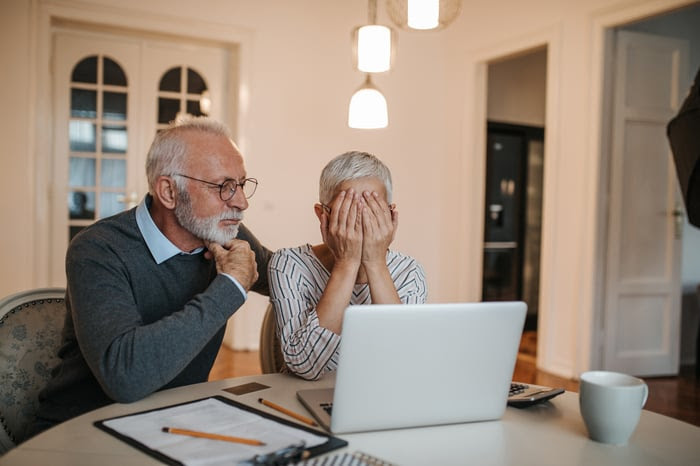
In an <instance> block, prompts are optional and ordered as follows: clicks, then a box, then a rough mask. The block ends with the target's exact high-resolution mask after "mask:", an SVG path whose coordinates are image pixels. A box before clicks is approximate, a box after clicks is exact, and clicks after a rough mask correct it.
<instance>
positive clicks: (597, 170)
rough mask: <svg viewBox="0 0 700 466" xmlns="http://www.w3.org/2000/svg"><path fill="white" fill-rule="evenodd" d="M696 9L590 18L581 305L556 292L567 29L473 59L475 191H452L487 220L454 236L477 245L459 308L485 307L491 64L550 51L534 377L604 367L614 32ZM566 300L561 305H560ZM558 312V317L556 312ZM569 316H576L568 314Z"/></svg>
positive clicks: (680, 2)
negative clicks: (607, 105) (537, 372)
mask: <svg viewBox="0 0 700 466" xmlns="http://www.w3.org/2000/svg"><path fill="white" fill-rule="evenodd" d="M693 3H694V0H645V1H640V2H639V3H636V4H629V3H624V4H621V5H618V6H612V7H606V8H602V9H601V10H599V12H596V13H595V14H592V15H591V17H590V22H589V23H588V25H587V26H590V27H589V28H588V30H589V31H590V38H591V44H592V45H591V51H592V53H591V55H590V62H589V63H590V79H589V83H590V86H589V88H587V89H585V90H584V91H585V92H586V95H588V96H590V107H589V108H590V111H589V112H588V125H587V127H588V134H587V136H586V138H585V139H584V140H583V141H584V142H585V153H586V155H587V157H586V162H585V164H583V166H584V171H582V172H581V173H580V176H581V178H582V183H584V185H585V186H586V187H587V190H586V192H585V195H584V196H583V199H582V202H581V205H582V206H584V207H585V210H583V211H582V212H581V218H582V219H584V225H583V229H582V230H583V231H582V233H581V237H580V238H578V239H579V240H581V241H580V243H579V242H577V247H578V248H579V249H580V251H579V252H578V253H577V264H576V265H577V270H576V276H577V277H579V278H580V280H579V281H578V282H577V283H576V293H575V297H576V302H575V303H574V304H573V306H572V305H571V303H569V302H565V301H564V300H563V298H562V297H561V296H566V292H565V293H563V294H562V293H559V292H558V290H557V286H556V281H557V276H556V274H557V273H558V272H560V271H561V270H560V269H561V266H560V265H558V263H557V260H556V257H555V253H556V252H557V251H560V250H562V249H563V248H564V246H563V245H566V244H567V243H568V244H571V240H570V239H569V238H567V237H564V236H563V235H562V234H561V232H560V231H559V230H558V228H557V224H556V220H555V218H556V213H557V212H558V211H560V210H562V207H561V206H558V205H557V204H558V200H557V193H558V192H560V190H561V189H564V187H563V186H560V182H559V181H558V179H557V178H558V175H559V173H560V172H561V171H562V170H564V169H565V165H566V164H565V163H564V162H563V161H562V157H561V155H560V154H561V153H562V152H566V141H565V140H563V138H562V137H561V136H560V131H559V127H560V125H559V121H560V120H559V119H560V108H561V106H562V97H561V95H560V90H561V87H562V85H561V83H562V79H564V77H563V76H561V64H562V62H563V61H565V60H566V59H567V58H566V57H563V56H562V53H563V52H562V49H563V42H564V38H565V36H566V31H565V25H564V24H561V23H557V24H553V25H552V26H550V27H546V28H542V29H539V30H534V31H532V32H531V33H530V34H526V35H522V36H518V37H513V38H509V39H508V40H506V41H499V42H497V43H494V44H493V45H492V46H490V47H486V48H482V49H479V50H470V51H469V54H468V55H467V56H466V57H465V74H464V76H465V78H464V88H465V89H466V93H465V102H464V121H463V124H462V127H461V128H462V131H461V146H460V150H459V152H460V153H461V154H463V155H464V156H463V157H461V158H460V161H459V162H458V163H457V166H459V168H460V173H467V174H469V176H470V183H462V184H460V185H459V186H457V187H455V192H456V193H457V198H458V199H459V202H460V204H459V206H458V207H459V209H460V211H462V212H481V215H478V216H475V217H474V218H469V220H467V219H466V216H464V217H465V218H463V219H462V220H461V221H460V222H459V223H458V224H456V225H455V227H456V234H455V238H471V241H468V242H465V241H461V242H459V241H458V242H457V243H455V244H451V245H450V248H452V249H453V250H454V251H453V252H454V254H455V256H456V257H460V258H463V263H464V264H468V265H469V266H467V265H464V266H461V267H459V268H458V274H457V277H456V280H455V283H456V284H457V294H458V296H459V297H460V299H468V300H479V297H480V293H481V281H482V277H481V268H482V257H481V246H482V241H481V240H482V237H483V227H484V225H483V211H482V209H483V206H484V176H485V170H486V161H485V154H486V131H485V125H486V120H487V109H486V93H487V82H488V76H487V72H488V71H487V70H488V63H489V62H491V61H493V60H496V59H501V58H505V57H508V56H510V55H514V54H518V53H520V52H524V51H527V50H530V49H533V48H537V47H542V46H545V47H547V89H546V99H547V102H546V116H545V129H546V131H545V160H546V162H545V174H544V183H543V196H544V198H543V212H542V251H541V254H542V255H541V258H540V261H541V270H540V309H539V311H540V314H539V322H538V341H537V363H536V364H537V367H538V368H539V369H542V370H545V371H547V372H550V373H553V374H556V375H559V376H562V377H571V378H576V377H578V374H580V373H581V372H583V371H585V370H589V369H591V368H594V367H600V363H601V360H602V352H601V345H602V342H603V341H602V339H601V309H602V307H603V306H602V304H603V299H604V295H603V289H604V288H603V284H604V281H603V279H602V274H603V272H604V269H603V268H604V264H605V261H604V258H605V252H604V251H605V248H604V245H605V243H604V238H605V228H606V225H605V215H604V214H605V212H606V210H605V208H606V204H605V202H606V196H605V194H604V192H601V189H602V188H604V187H605V186H606V184H605V183H606V181H607V173H606V172H605V171H604V170H603V168H602V166H603V165H604V163H603V162H604V160H606V159H605V158H604V155H603V154H604V153H603V151H602V149H603V147H605V143H606V141H605V136H604V135H605V131H604V128H606V127H607V125H608V124H609V122H608V121H607V120H606V118H607V117H606V114H605V112H604V111H603V110H604V109H603V102H604V96H605V92H607V89H608V87H607V85H606V83H605V74H604V69H605V65H606V63H605V59H606V56H607V55H606V47H608V41H606V40H605V38H606V35H607V34H608V30H609V29H610V28H613V27H615V26H618V25H621V24H624V23H628V22H632V21H635V20H640V19H644V18H648V17H651V16H655V15H659V14H662V13H665V12H668V11H671V10H674V9H678V8H682V7H684V6H688V5H691V4H693ZM560 295H561V296H560ZM558 309H559V312H558ZM566 309H568V310H569V312H566V311H562V310H566Z"/></svg>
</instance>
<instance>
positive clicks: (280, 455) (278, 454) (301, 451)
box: [238, 442, 309, 466]
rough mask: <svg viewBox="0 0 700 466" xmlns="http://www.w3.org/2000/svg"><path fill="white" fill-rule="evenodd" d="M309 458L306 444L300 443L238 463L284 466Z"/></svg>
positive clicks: (251, 465) (258, 465)
mask: <svg viewBox="0 0 700 466" xmlns="http://www.w3.org/2000/svg"><path fill="white" fill-rule="evenodd" d="M308 457H309V451H308V450H307V449H306V442H300V443H296V444H292V445H289V446H288V447H284V448H280V449H279V450H277V451H273V452H271V453H265V454H264V455H255V456H253V457H252V458H251V459H249V460H246V461H243V462H241V463H238V464H239V465H245V466H284V465H287V464H290V463H296V462H299V461H303V460H305V459H307V458H308Z"/></svg>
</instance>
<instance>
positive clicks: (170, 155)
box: [146, 115, 231, 194]
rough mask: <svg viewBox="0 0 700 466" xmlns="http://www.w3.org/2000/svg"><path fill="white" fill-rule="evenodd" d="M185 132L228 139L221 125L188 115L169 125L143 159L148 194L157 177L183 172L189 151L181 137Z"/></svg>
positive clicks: (227, 131)
mask: <svg viewBox="0 0 700 466" xmlns="http://www.w3.org/2000/svg"><path fill="white" fill-rule="evenodd" d="M187 131H201V132H205V133H210V134H212V135H219V136H225V137H227V138H228V139H231V134H230V132H229V130H228V128H227V127H226V126H225V125H224V124H223V123H220V122H218V121H216V120H213V119H211V118H208V117H193V116H191V115H188V116H185V117H180V118H177V119H176V120H175V121H173V122H171V123H170V126H168V127H167V128H166V129H164V130H161V131H159V132H158V134H156V137H155V139H153V143H152V144H151V148H150V149H149V150H148V156H147V157H146V177H147V178H148V190H149V191H150V193H151V194H153V192H154V189H155V185H156V180H157V179H158V177H159V176H163V175H164V176H172V175H174V174H176V173H182V171H183V170H184V166H185V159H186V156H187V149H188V147H187V143H186V142H185V140H184V139H183V137H182V136H183V134H184V133H185V132H187Z"/></svg>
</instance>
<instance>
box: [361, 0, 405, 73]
mask: <svg viewBox="0 0 700 466" xmlns="http://www.w3.org/2000/svg"><path fill="white" fill-rule="evenodd" d="M367 10H368V14H367V19H368V24H366V25H364V26H360V27H357V28H355V29H354V30H353V57H354V60H355V68H357V69H358V70H360V71H362V72H364V73H383V72H385V71H389V70H390V69H391V66H392V62H393V58H394V50H395V42H396V34H395V33H394V30H393V29H392V28H390V27H389V26H384V25H382V24H377V0H369V4H368V8H367Z"/></svg>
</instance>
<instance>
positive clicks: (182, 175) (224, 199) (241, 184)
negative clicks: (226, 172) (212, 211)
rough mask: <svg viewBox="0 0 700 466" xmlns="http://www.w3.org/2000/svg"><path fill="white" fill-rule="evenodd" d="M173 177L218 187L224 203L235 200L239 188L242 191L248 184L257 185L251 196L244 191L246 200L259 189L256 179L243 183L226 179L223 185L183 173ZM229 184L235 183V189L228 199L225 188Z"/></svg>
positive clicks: (248, 179)
mask: <svg viewBox="0 0 700 466" xmlns="http://www.w3.org/2000/svg"><path fill="white" fill-rule="evenodd" d="M173 176H181V177H183V178H187V179H188V180H194V181H199V182H200V183H205V184H208V185H210V186H216V187H218V188H219V198H220V199H221V200H222V201H224V202H228V201H230V200H231V199H233V196H235V195H236V191H237V190H238V187H239V186H240V187H241V190H243V189H244V186H245V184H246V183H253V184H254V185H255V189H253V192H252V193H251V194H250V196H246V194H245V191H243V196H244V197H245V198H246V199H250V198H251V197H253V194H255V191H257V189H258V180H257V179H255V178H246V179H244V180H243V181H240V182H239V181H236V180H234V179H233V178H226V179H225V180H224V182H223V183H214V182H212V181H207V180H201V179H199V178H195V177H194V176H189V175H184V174H182V173H175V174H174V175H173ZM227 183H233V189H232V190H231V195H230V196H229V197H227V198H224V186H226V184H227Z"/></svg>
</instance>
